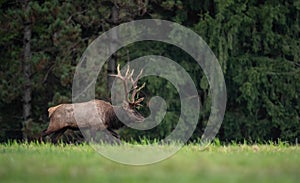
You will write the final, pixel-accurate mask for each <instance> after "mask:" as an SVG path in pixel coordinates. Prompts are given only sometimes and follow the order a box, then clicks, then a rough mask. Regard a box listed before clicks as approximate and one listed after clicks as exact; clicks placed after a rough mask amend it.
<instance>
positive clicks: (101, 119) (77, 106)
mask: <svg viewBox="0 0 300 183" xmlns="http://www.w3.org/2000/svg"><path fill="white" fill-rule="evenodd" d="M115 110H116V111H119V112H121V113H124V112H125V113H124V114H125V115H124V117H125V118H127V119H129V120H132V121H141V120H143V117H142V116H141V115H140V114H139V113H137V112H136V111H134V108H131V107H130V105H128V104H126V103H125V104H123V106H112V105H111V104H110V103H108V102H105V101H103V100H91V101H89V102H83V103H74V104H60V105H57V106H54V107H50V108H49V109H48V112H49V118H50V123H49V126H48V128H47V129H46V130H44V131H43V132H42V137H45V136H47V135H50V134H54V135H53V136H54V137H53V138H52V141H53V142H56V141H57V140H58V138H59V137H60V136H61V135H62V134H63V133H64V132H65V131H66V130H67V129H72V130H78V129H79V128H80V129H91V130H92V131H93V132H95V131H99V130H104V129H108V131H109V132H110V133H111V134H112V135H113V136H115V137H116V136H118V135H117V134H116V133H115V132H114V131H113V130H114V129H119V128H121V127H122V126H124V124H123V123H122V122H120V121H119V119H118V118H117V116H116V114H115ZM75 115H76V117H75Z"/></svg>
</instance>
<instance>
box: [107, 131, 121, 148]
mask: <svg viewBox="0 0 300 183" xmlns="http://www.w3.org/2000/svg"><path fill="white" fill-rule="evenodd" d="M107 130H108V131H109V133H110V134H111V135H112V136H113V137H115V138H113V140H112V144H118V145H120V144H121V140H120V135H119V134H118V133H117V132H115V131H113V130H112V129H110V128H107Z"/></svg>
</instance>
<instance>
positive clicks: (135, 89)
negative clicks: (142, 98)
mask: <svg viewBox="0 0 300 183" xmlns="http://www.w3.org/2000/svg"><path fill="white" fill-rule="evenodd" d="M142 74H143V69H141V71H140V73H139V74H138V75H137V76H136V78H135V79H133V78H132V76H131V77H130V81H131V83H132V87H133V91H132V95H131V102H132V103H135V96H136V94H137V93H138V92H139V91H140V90H141V89H142V88H144V87H145V83H144V84H143V85H142V86H141V87H139V88H138V86H137V82H138V81H139V79H140V77H141V75H142Z"/></svg>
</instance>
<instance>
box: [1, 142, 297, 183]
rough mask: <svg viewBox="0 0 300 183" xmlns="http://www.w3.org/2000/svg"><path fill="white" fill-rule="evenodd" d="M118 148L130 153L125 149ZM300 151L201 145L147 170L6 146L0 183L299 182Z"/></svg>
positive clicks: (71, 150) (48, 149)
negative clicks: (206, 146)
mask: <svg viewBox="0 0 300 183" xmlns="http://www.w3.org/2000/svg"><path fill="white" fill-rule="evenodd" d="M117 148H121V150H122V148H124V147H122V146H119V147H117ZM299 180H300V146H288V145H277V146H275V145H229V146H221V145H211V146H209V147H208V148H207V149H205V150H199V147H198V146H197V145H188V146H185V147H183V148H182V149H181V150H180V151H179V152H178V153H176V154H175V155H174V156H172V157H170V158H168V159H166V160H164V161H162V162H159V163H156V164H152V165H147V166H129V165H123V164H119V163H116V162H113V161H111V160H108V159H106V158H104V157H102V156H101V155H99V154H98V153H97V152H96V151H95V150H94V149H93V148H91V147H90V146H89V145H87V144H84V145H56V146H54V145H51V144H34V143H32V144H26V143H25V144H17V143H11V144H2V145H1V144H0V182H5V183H9V182H122V183H123V182H130V183H134V182H137V183H140V182H157V183H158V182H170V183H177V182H189V183H190V182H222V183H225V182H239V183H241V182H243V183H245V182H264V183H265V182H272V183H276V182H278V183H283V182H299Z"/></svg>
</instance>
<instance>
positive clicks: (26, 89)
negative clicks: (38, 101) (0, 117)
mask: <svg viewBox="0 0 300 183" xmlns="http://www.w3.org/2000/svg"><path fill="white" fill-rule="evenodd" d="M23 10H24V12H25V22H24V37H23V44H24V55H23V56H24V57H23V59H22V61H23V63H22V70H23V79H24V82H23V124H22V125H23V138H24V139H27V133H26V131H27V130H28V129H27V126H28V125H27V124H28V122H29V121H30V119H31V87H32V83H31V78H30V76H31V48H30V46H31V45H30V40H31V21H30V5H29V1H25V2H24V4H23Z"/></svg>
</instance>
